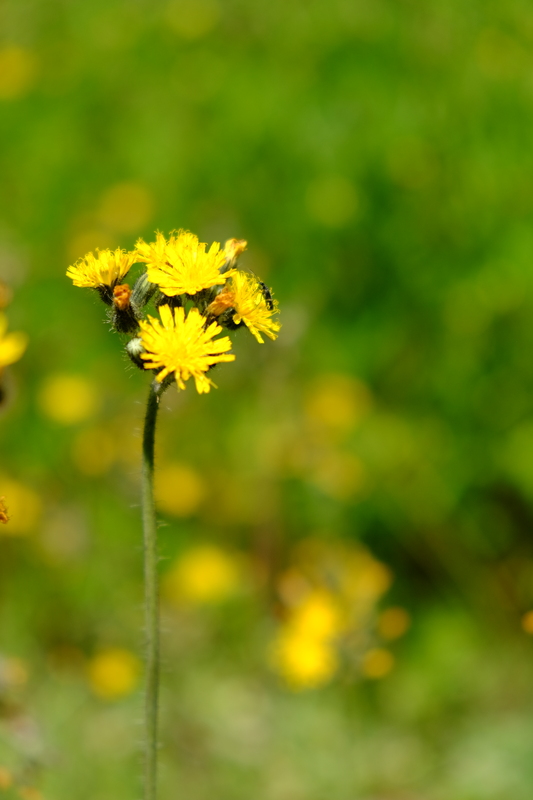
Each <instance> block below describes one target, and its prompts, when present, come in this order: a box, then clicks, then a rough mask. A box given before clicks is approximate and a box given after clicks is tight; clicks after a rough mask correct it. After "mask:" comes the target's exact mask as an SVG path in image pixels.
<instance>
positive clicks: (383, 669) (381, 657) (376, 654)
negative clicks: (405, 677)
mask: <svg viewBox="0 0 533 800" xmlns="http://www.w3.org/2000/svg"><path fill="white" fill-rule="evenodd" d="M393 667H394V656H393V655H392V653H391V652H389V650H384V649H383V648H381V647H376V648H375V649H373V650H369V651H368V652H367V653H365V654H364V656H363V661H362V664H361V672H362V673H363V675H364V676H365V677H366V678H371V679H373V680H378V679H379V678H384V677H385V675H388V674H389V672H390V671H391V670H392V668H393Z"/></svg>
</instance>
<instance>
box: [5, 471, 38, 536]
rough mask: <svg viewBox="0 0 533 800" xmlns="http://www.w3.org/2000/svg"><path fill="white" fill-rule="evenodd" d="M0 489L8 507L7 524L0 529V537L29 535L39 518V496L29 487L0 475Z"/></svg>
mask: <svg viewBox="0 0 533 800" xmlns="http://www.w3.org/2000/svg"><path fill="white" fill-rule="evenodd" d="M0 489H1V490H2V492H5V497H6V499H7V504H8V507H9V524H8V525H6V526H5V527H2V529H1V530H0V535H3V536H24V535H26V534H27V533H30V532H31V531H32V530H33V528H35V526H36V525H37V523H38V521H39V519H40V517H41V512H42V503H41V498H40V497H39V495H38V494H37V493H36V492H35V491H34V490H33V489H31V488H30V487H29V486H26V485H25V484H23V483H19V481H15V480H12V479H11V478H8V477H4V476H1V475H0Z"/></svg>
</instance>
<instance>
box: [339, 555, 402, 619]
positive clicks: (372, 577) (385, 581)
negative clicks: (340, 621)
mask: <svg viewBox="0 0 533 800" xmlns="http://www.w3.org/2000/svg"><path fill="white" fill-rule="evenodd" d="M340 583H341V589H342V591H343V593H344V595H345V596H346V597H347V598H348V599H349V600H351V601H352V602H354V603H355V604H356V605H363V606H367V605H370V604H372V603H374V602H375V601H376V600H377V599H378V598H379V597H381V595H382V594H384V593H385V592H386V591H387V589H388V588H389V587H390V585H391V583H392V573H391V571H390V570H389V569H388V567H386V566H385V564H382V563H381V561H376V559H375V558H374V557H373V556H371V555H370V553H366V552H364V551H360V552H356V553H352V554H350V555H347V557H346V562H345V565H344V569H343V572H342V574H341V581H340Z"/></svg>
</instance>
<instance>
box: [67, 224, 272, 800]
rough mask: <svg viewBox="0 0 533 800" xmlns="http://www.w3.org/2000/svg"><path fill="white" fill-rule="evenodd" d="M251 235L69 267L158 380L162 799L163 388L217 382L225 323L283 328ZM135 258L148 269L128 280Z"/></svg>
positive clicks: (146, 440)
mask: <svg viewBox="0 0 533 800" xmlns="http://www.w3.org/2000/svg"><path fill="white" fill-rule="evenodd" d="M245 249H246V242H245V241H244V240H240V239H230V240H229V241H227V242H226V244H225V245H224V247H221V246H220V244H219V243H218V242H214V243H213V244H212V245H211V246H210V247H209V249H207V245H206V244H204V243H202V242H200V241H199V240H198V237H197V236H195V235H194V234H192V233H190V232H189V231H184V230H179V231H174V232H172V233H171V234H170V236H169V237H168V238H166V237H165V236H164V235H163V234H162V233H160V232H157V233H156V239H155V242H150V243H147V242H145V241H144V240H143V239H139V240H138V241H137V243H136V245H135V248H134V249H133V250H132V251H130V252H126V251H124V250H120V249H117V250H114V251H112V250H102V251H97V252H96V255H94V254H93V253H89V254H87V255H86V256H84V258H82V259H80V260H79V261H77V262H76V263H75V264H74V265H73V266H71V267H69V268H68V270H67V276H68V277H69V278H71V279H72V281H73V283H74V285H75V286H80V287H85V288H90V289H94V290H95V291H96V292H97V293H98V295H99V296H100V298H101V299H102V301H103V302H104V303H105V304H106V305H107V306H108V307H109V319H110V322H111V325H112V328H113V329H114V330H115V331H116V332H117V333H121V334H128V335H129V339H128V341H127V342H126V345H125V349H126V352H127V354H128V356H129V358H130V359H131V360H132V362H133V363H134V364H135V365H136V366H137V367H138V368H139V369H141V370H143V371H145V372H148V373H149V374H150V376H151V378H152V380H151V383H150V389H149V395H148V403H147V408H146V416H145V425H144V434H143V471H142V506H143V528H144V575H145V615H146V620H145V622H146V640H147V641H146V694H145V704H146V705H145V715H146V716H145V757H146V762H145V799H146V800H155V797H156V768H157V713H158V711H157V698H158V683H159V600H158V576H157V531H156V516H155V504H154V488H153V473H154V441H155V428H156V420H157V412H158V409H159V403H160V400H161V396H162V394H163V392H164V391H165V390H166V389H167V388H168V387H169V386H170V385H171V384H173V383H175V384H176V387H177V389H178V391H182V390H185V389H186V388H187V383H188V381H190V379H191V378H192V379H193V380H194V385H195V387H196V390H197V392H198V393H199V394H205V393H207V392H210V391H211V389H212V388H213V387H214V386H215V384H214V383H213V381H212V379H211V377H210V376H209V373H210V372H211V371H212V369H213V368H214V367H216V366H217V365H218V364H220V363H223V362H230V361H234V360H235V355H234V354H233V353H231V352H230V350H231V346H232V343H231V339H230V337H229V336H228V335H221V334H223V333H224V330H227V331H234V330H237V329H238V328H247V329H248V330H249V331H250V333H252V335H253V336H254V337H255V338H256V340H257V341H258V342H260V343H262V342H263V341H264V340H263V338H262V334H265V335H266V336H268V337H269V338H270V339H275V338H276V337H277V335H278V332H279V329H280V324H279V322H278V320H277V314H278V304H277V301H276V300H274V299H273V298H272V294H271V291H270V289H269V288H268V287H267V286H266V285H265V284H264V283H263V282H262V281H260V280H259V279H258V278H257V277H256V276H255V275H252V274H250V273H248V272H244V271H241V270H239V269H238V268H237V261H238V258H239V256H240V255H241V254H242V252H243V251H244V250H245ZM135 263H141V264H144V265H145V271H144V272H143V273H142V274H141V275H140V277H139V278H138V279H137V280H136V282H135V283H134V284H133V286H131V285H130V284H129V283H126V282H124V281H125V278H126V277H127V275H128V273H129V272H130V269H131V267H132V266H133V264H135Z"/></svg>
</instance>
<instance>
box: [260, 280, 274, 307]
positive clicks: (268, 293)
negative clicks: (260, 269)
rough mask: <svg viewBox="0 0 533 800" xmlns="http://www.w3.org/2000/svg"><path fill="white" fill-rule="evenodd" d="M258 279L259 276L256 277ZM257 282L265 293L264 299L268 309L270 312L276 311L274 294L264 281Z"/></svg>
mask: <svg viewBox="0 0 533 800" xmlns="http://www.w3.org/2000/svg"><path fill="white" fill-rule="evenodd" d="M256 277H257V276H256ZM257 282H258V284H259V286H260V287H261V291H262V292H263V297H264V298H265V303H266V304H267V308H268V310H269V311H274V301H273V300H272V292H271V290H270V289H269V288H268V286H267V285H266V283H263V281H260V280H259V278H257Z"/></svg>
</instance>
